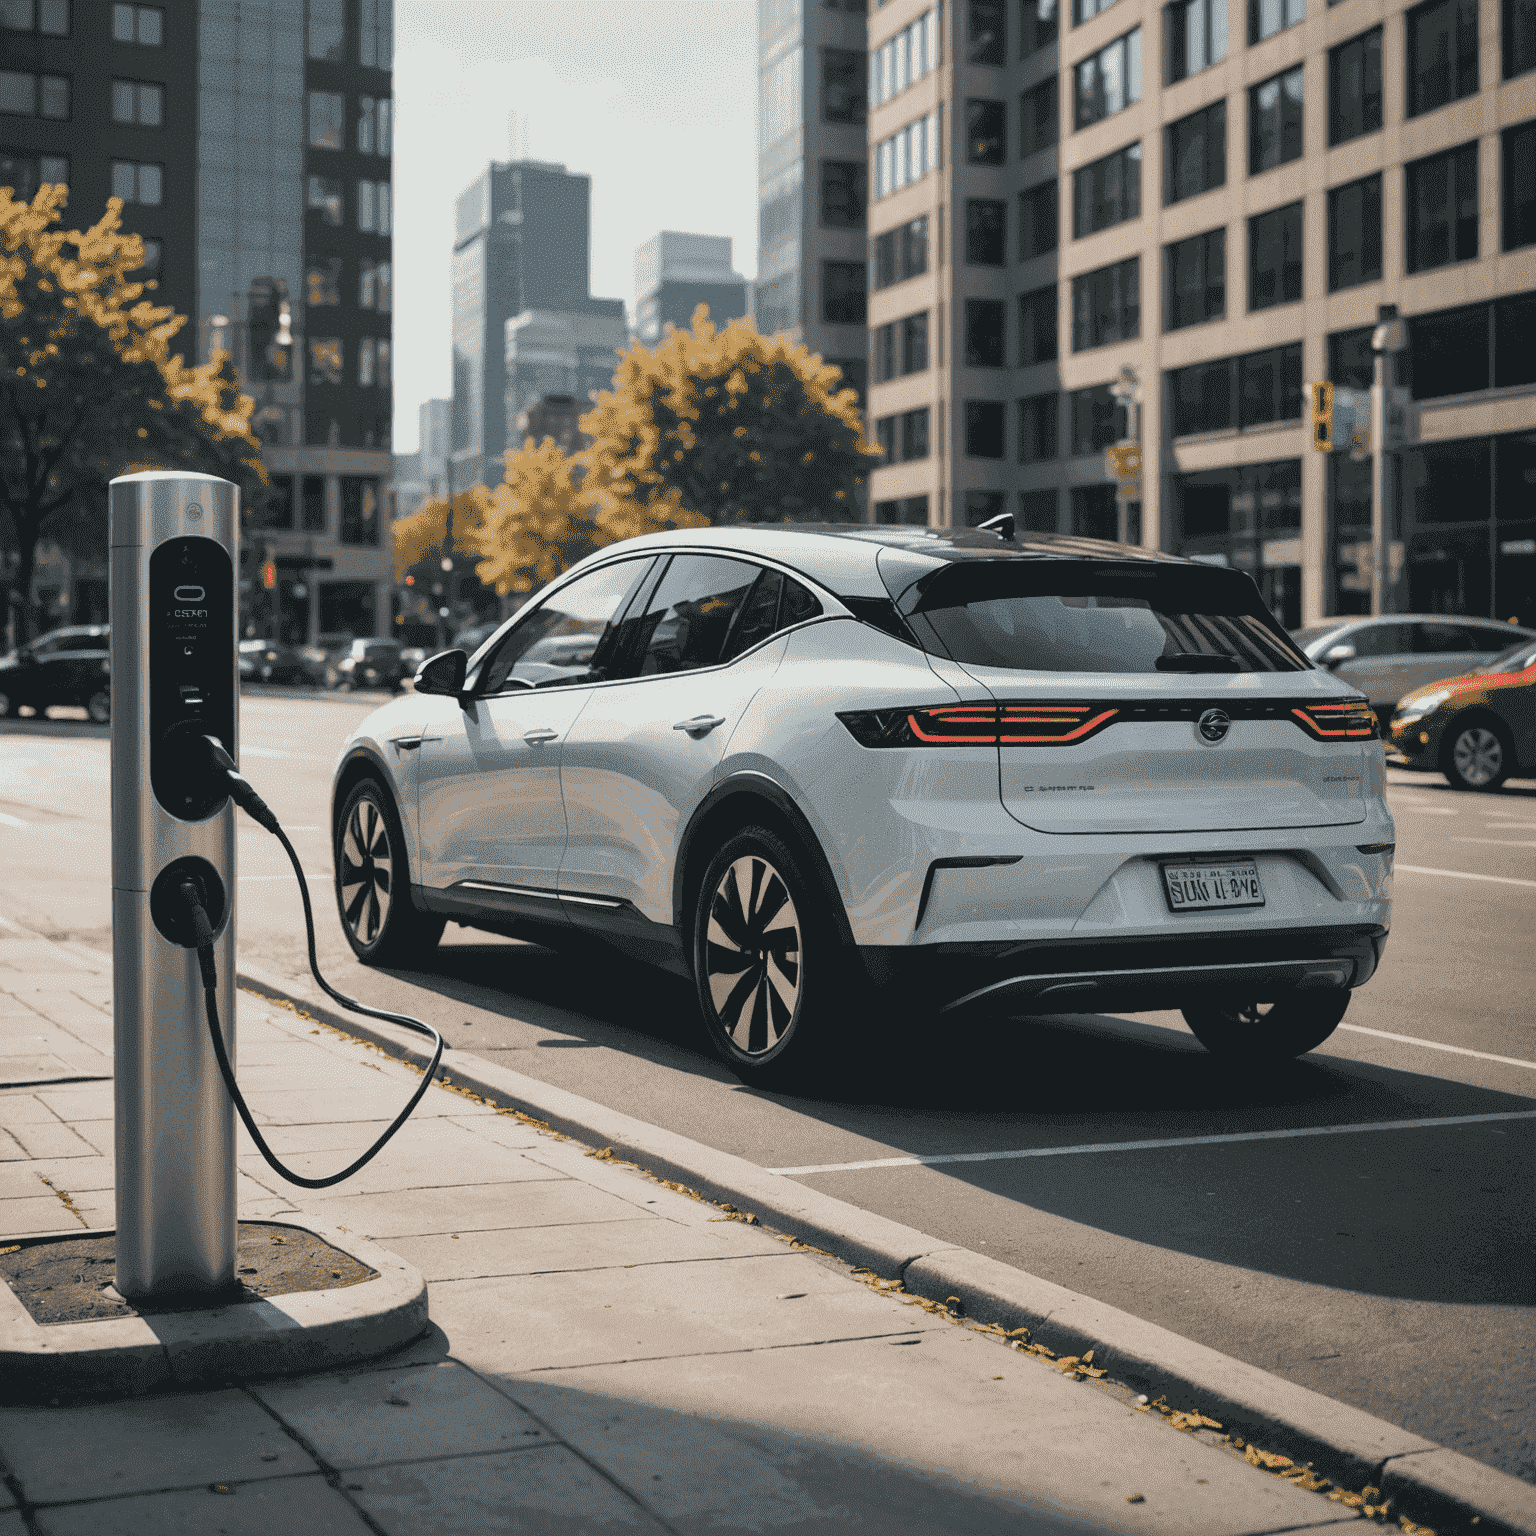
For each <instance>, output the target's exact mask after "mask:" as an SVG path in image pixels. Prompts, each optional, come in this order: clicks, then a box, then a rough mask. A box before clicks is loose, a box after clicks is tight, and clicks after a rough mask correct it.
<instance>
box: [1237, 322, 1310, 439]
mask: <svg viewBox="0 0 1536 1536" xmlns="http://www.w3.org/2000/svg"><path fill="white" fill-rule="evenodd" d="M1237 398H1238V409H1239V412H1240V414H1239V417H1238V425H1239V426H1240V427H1259V426H1267V425H1268V424H1269V423H1271V422H1278V421H1300V420H1301V343H1300V342H1299V341H1294V342H1292V343H1291V344H1290V345H1289V346H1284V347H1270V348H1268V349H1266V350H1265V351H1263V352H1250V353H1249V354H1248V355H1247V356H1246V357H1240V358H1238V360H1237Z"/></svg>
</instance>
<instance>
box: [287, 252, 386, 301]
mask: <svg viewBox="0 0 1536 1536" xmlns="http://www.w3.org/2000/svg"><path fill="white" fill-rule="evenodd" d="M369 265H372V263H369ZM304 303H305V304H306V305H307V306H308V307H310V308H311V309H313V308H316V307H318V306H320V305H325V304H340V303H341V257H339V256H330V257H311V258H310V261H309V266H308V267H307V268H306V269H305V272H304ZM370 307H371V306H370Z"/></svg>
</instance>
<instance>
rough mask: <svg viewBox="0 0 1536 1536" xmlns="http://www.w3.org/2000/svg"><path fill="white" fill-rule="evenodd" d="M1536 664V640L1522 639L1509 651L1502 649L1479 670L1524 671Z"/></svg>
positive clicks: (1478, 669)
mask: <svg viewBox="0 0 1536 1536" xmlns="http://www.w3.org/2000/svg"><path fill="white" fill-rule="evenodd" d="M1530 666H1536V640H1522V641H1521V642H1520V644H1519V645H1512V646H1510V648H1509V649H1508V650H1507V651H1500V652H1499V654H1498V655H1497V656H1495V657H1494V658H1493V660H1492V661H1490V662H1488V663H1487V664H1486V665H1485V666H1481V667H1478V668H1477V671H1479V672H1524V671H1525V669H1526V668H1527V667H1530Z"/></svg>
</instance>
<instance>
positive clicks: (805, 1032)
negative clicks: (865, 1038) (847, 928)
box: [692, 826, 856, 1088]
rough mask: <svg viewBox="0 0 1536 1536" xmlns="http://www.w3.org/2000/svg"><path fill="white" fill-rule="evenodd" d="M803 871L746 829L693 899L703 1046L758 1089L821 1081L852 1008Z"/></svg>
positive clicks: (783, 848)
mask: <svg viewBox="0 0 1536 1536" xmlns="http://www.w3.org/2000/svg"><path fill="white" fill-rule="evenodd" d="M807 864H808V861H807V860H806V859H805V857H804V856H803V855H802V854H801V853H800V852H799V851H798V850H797V849H795V848H794V847H792V846H791V845H790V844H789V843H788V842H786V841H785V839H784V838H783V837H781V836H780V835H779V834H778V833H777V832H773V831H770V830H769V829H768V828H766V827H758V826H752V827H744V828H742V829H741V830H740V831H739V832H736V833H734V834H733V835H731V836H730V837H728V838H727V839H726V841H725V842H724V843H723V844H722V845H721V847H720V849H719V851H718V852H717V853H716V854H715V856H714V857H713V858H712V859H711V860H710V861H709V866H708V868H706V869H705V871H704V876H703V879H702V880H701V881H700V882H699V889H698V894H697V896H696V897H695V898H694V907H693V932H692V939H693V944H692V956H693V974H694V982H695V986H696V989H697V992H698V998H699V1009H700V1012H701V1013H702V1014H703V1016H704V1024H705V1028H706V1031H707V1032H708V1035H709V1040H710V1044H711V1045H712V1046H713V1047H714V1050H715V1052H716V1054H717V1055H719V1056H720V1058H721V1059H722V1060H723V1061H724V1062H725V1063H726V1065H727V1066H728V1067H730V1069H731V1070H732V1071H733V1072H734V1073H735V1074H736V1075H737V1077H739V1078H740V1079H741V1080H742V1081H743V1082H744V1083H748V1084H750V1085H752V1086H756V1087H773V1088H785V1087H791V1086H806V1085H809V1084H810V1083H811V1082H813V1081H815V1080H816V1079H817V1078H820V1079H821V1080H823V1081H825V1080H826V1079H827V1078H828V1077H829V1076H830V1075H831V1074H832V1073H833V1072H834V1071H835V1069H836V1067H837V1065H838V1064H839V1062H840V1061H841V1059H842V1056H843V1051H842V1044H843V1038H844V1032H845V1028H846V1021H847V1019H848V1016H849V1013H850V1011H851V1010H850V1004H851V1003H853V1002H854V1001H856V999H855V998H854V996H853V992H854V989H855V987H856V978H855V967H854V965H853V959H854V956H853V953H852V951H851V949H850V948H849V946H848V945H846V944H845V943H843V942H842V940H841V939H840V937H839V924H838V923H837V921H836V920H835V917H834V914H833V913H832V912H831V911H830V910H829V906H830V903H829V901H828V898H827V897H826V895H825V894H824V893H823V890H822V887H821V883H820V882H819V881H818V880H816V879H815V877H814V876H813V875H812V874H811V873H810V872H809V870H808V868H807ZM763 941H766V942H763Z"/></svg>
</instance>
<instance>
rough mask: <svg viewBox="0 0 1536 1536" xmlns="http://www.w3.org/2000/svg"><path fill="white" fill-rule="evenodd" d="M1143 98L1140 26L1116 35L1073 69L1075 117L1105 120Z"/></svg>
mask: <svg viewBox="0 0 1536 1536" xmlns="http://www.w3.org/2000/svg"><path fill="white" fill-rule="evenodd" d="M1140 100H1141V28H1140V27H1137V28H1135V29H1134V30H1133V31H1130V32H1127V33H1126V34H1125V36H1124V37H1117V38H1116V39H1115V40H1114V42H1112V43H1110V44H1109V45H1108V46H1107V47H1105V48H1101V49H1099V51H1098V52H1097V53H1095V54H1090V55H1089V57H1088V58H1086V59H1084V60H1083V62H1082V63H1081V64H1079V65H1078V66H1077V67H1076V68H1075V69H1074V70H1073V71H1072V114H1073V116H1072V121H1073V123H1074V124H1075V125H1076V126H1077V127H1079V128H1086V127H1088V126H1089V124H1091V123H1097V122H1102V121H1103V120H1104V119H1105V118H1106V117H1113V116H1114V114H1115V113H1116V112H1119V111H1122V110H1123V109H1124V108H1126V107H1128V106H1131V105H1132V104H1133V103H1134V102H1138V101H1140Z"/></svg>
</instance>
